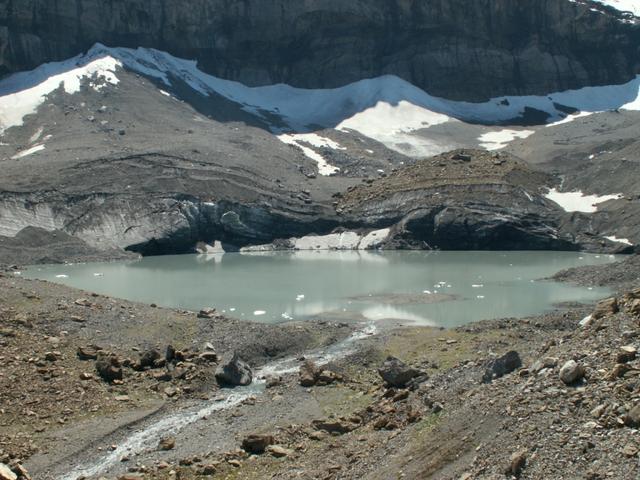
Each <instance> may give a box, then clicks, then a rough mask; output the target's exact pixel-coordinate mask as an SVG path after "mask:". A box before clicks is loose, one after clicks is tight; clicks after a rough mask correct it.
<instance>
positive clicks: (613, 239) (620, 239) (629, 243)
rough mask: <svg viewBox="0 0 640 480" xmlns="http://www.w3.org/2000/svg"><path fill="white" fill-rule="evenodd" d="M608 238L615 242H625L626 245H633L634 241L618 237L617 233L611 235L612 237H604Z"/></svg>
mask: <svg viewBox="0 0 640 480" xmlns="http://www.w3.org/2000/svg"><path fill="white" fill-rule="evenodd" d="M604 238H606V239H607V240H609V241H610V242H615V243H623V244H625V245H633V243H631V241H629V240H628V239H626V238H617V237H616V236H615V235H611V236H610V237H604Z"/></svg>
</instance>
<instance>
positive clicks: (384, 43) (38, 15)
mask: <svg viewBox="0 0 640 480" xmlns="http://www.w3.org/2000/svg"><path fill="white" fill-rule="evenodd" d="M622 20H624V16H623V14H621V13H619V12H617V11H615V10H613V9H610V8H606V7H603V6H602V5H601V4H599V3H593V2H589V1H579V2H570V1H568V0H556V1H540V0H473V1H469V0H429V1H424V0H410V1H400V0H393V1H391V0H368V1H366V2H365V1H361V2H344V1H341V0H321V1H314V2H301V1H299V0H268V1H264V0H245V1H240V0H236V1H229V0H184V1H180V2H176V1H170V0H145V1H142V0H123V1H117V2H114V1H103V0H63V1H58V2H45V1H40V0H12V1H9V2H1V3H0V74H2V73H9V72H15V71H18V70H24V69H30V68H33V67H35V66H37V65H39V64H41V63H44V62H47V61H51V60H61V59H65V58H69V57H72V56H74V55H77V54H79V53H81V52H84V51H86V50H88V49H89V48H90V47H91V46H92V45H93V44H94V43H96V42H102V43H105V44H108V45H110V46H127V47H138V46H145V47H154V48H157V49H160V50H166V51H169V52H171V53H173V54H175V55H177V56H180V57H185V58H196V59H197V60H198V62H199V64H200V65H201V66H202V67H203V68H204V69H205V70H207V71H208V72H210V73H212V74H215V75H217V76H220V77H224V78H228V79H233V80H239V81H242V82H245V83H248V84H252V85H257V84H272V83H277V82H285V83H289V84H292V85H296V86H300V87H310V88H311V87H312V88H320V87H335V86H339V85H343V84H346V83H349V82H353V81H356V80H360V79H362V78H369V77H374V76H378V75H384V74H394V75H398V76H400V77H402V78H404V79H406V80H408V81H410V82H412V83H413V84H415V85H417V86H419V87H420V88H422V89H424V90H426V91H428V92H430V93H432V94H435V95H438V96H444V97H449V98H464V99H468V100H472V99H481V98H488V97H491V96H498V95H506V94H525V93H528V94H532V93H537V94H545V93H548V92H551V91H559V90H564V89H568V88H574V87H580V86H585V85H596V84H614V83H623V82H625V81H628V80H630V79H631V78H632V76H633V75H634V74H635V73H638V71H639V67H640V63H639V58H638V50H637V46H638V44H640V26H638V25H634V24H632V23H630V22H624V21H622Z"/></svg>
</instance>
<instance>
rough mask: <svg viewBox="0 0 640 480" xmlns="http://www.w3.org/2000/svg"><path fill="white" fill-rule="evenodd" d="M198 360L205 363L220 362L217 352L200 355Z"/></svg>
mask: <svg viewBox="0 0 640 480" xmlns="http://www.w3.org/2000/svg"><path fill="white" fill-rule="evenodd" d="M198 358H199V359H200V360H202V361H203V362H210V363H216V362H217V361H218V354H216V352H212V351H207V352H202V353H201V354H200V355H198Z"/></svg>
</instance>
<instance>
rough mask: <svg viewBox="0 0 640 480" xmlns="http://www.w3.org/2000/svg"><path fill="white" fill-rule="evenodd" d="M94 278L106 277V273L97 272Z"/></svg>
mask: <svg viewBox="0 0 640 480" xmlns="http://www.w3.org/2000/svg"><path fill="white" fill-rule="evenodd" d="M93 276H94V277H104V273H99V272H96V273H94V274H93Z"/></svg>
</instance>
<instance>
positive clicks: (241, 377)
mask: <svg viewBox="0 0 640 480" xmlns="http://www.w3.org/2000/svg"><path fill="white" fill-rule="evenodd" d="M216 380H217V381H218V383H219V384H220V385H223V386H231V387H235V386H239V385H242V386H244V385H249V384H250V383H251V382H252V381H253V372H252V371H251V367H250V366H249V365H247V364H246V363H245V362H244V361H242V359H241V358H240V356H239V355H238V353H234V354H233V356H232V357H230V358H227V359H226V360H224V361H223V362H222V363H220V365H218V368H217V369H216Z"/></svg>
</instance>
